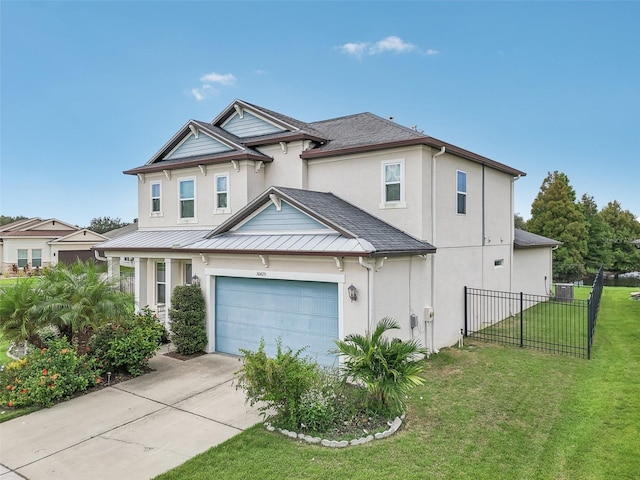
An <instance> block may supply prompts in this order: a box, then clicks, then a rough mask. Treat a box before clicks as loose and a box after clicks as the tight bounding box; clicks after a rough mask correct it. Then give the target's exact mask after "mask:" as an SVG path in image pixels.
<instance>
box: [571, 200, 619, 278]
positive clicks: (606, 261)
mask: <svg viewBox="0 0 640 480" xmlns="http://www.w3.org/2000/svg"><path fill="white" fill-rule="evenodd" d="M579 205H580V208H581V210H582V214H583V215H584V218H585V220H586V222H587V253H586V255H585V256H584V261H585V266H586V267H587V270H589V271H596V270H598V269H599V268H600V266H601V265H602V266H603V267H604V268H605V269H607V270H609V269H610V268H611V264H612V262H613V255H612V250H611V238H612V237H613V231H612V230H611V227H609V225H608V224H607V222H605V221H604V219H603V218H602V215H601V214H600V213H599V212H598V205H597V204H596V202H595V200H594V199H593V197H591V196H589V195H587V194H586V193H585V194H584V195H582V202H581V203H580V204H579Z"/></svg>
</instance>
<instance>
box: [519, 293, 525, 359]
mask: <svg viewBox="0 0 640 480" xmlns="http://www.w3.org/2000/svg"><path fill="white" fill-rule="evenodd" d="M523 337H524V300H523V293H522V292H520V346H521V347H523V346H524V339H523Z"/></svg>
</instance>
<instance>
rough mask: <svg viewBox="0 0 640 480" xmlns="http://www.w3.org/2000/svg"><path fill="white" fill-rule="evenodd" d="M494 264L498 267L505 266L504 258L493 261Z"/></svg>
mask: <svg viewBox="0 0 640 480" xmlns="http://www.w3.org/2000/svg"><path fill="white" fill-rule="evenodd" d="M493 266H494V267H496V268H500V267H504V258H498V259H497V260H494V261H493Z"/></svg>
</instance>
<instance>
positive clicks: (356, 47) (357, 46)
mask: <svg viewBox="0 0 640 480" xmlns="http://www.w3.org/2000/svg"><path fill="white" fill-rule="evenodd" d="M368 46H369V44H368V43H364V42H360V43H345V44H344V45H341V46H340V47H338V48H339V50H340V51H341V52H342V53H346V54H347V55H353V56H354V57H358V58H360V57H361V56H362V54H363V53H364V52H365V50H366V49H367V47H368Z"/></svg>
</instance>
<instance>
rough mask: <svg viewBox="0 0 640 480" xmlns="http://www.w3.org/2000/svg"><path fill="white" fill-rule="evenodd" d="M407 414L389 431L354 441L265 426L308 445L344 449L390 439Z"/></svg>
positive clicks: (395, 421)
mask: <svg viewBox="0 0 640 480" xmlns="http://www.w3.org/2000/svg"><path fill="white" fill-rule="evenodd" d="M405 415H406V414H404V413H403V414H402V415H400V416H399V417H396V418H395V419H394V420H393V422H391V423H390V424H389V430H385V431H384V432H378V433H376V434H370V435H367V436H366V437H361V438H354V439H353V440H340V441H338V440H327V439H326V438H320V437H312V436H310V435H305V434H304V433H296V432H291V431H289V430H286V429H284V428H276V427H274V426H273V425H271V424H270V423H269V422H264V426H265V427H266V429H267V430H268V431H270V432H276V431H277V432H280V433H281V434H282V435H285V436H287V437H289V438H296V439H300V440H304V441H305V442H307V443H311V444H314V445H322V446H323V447H330V448H344V447H349V446H356V445H364V444H365V443H369V442H371V441H373V440H382V439H383V438H387V437H390V436H391V435H393V434H394V433H396V432H397V431H398V429H399V428H400V426H401V425H402V421H403V420H404V418H405Z"/></svg>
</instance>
